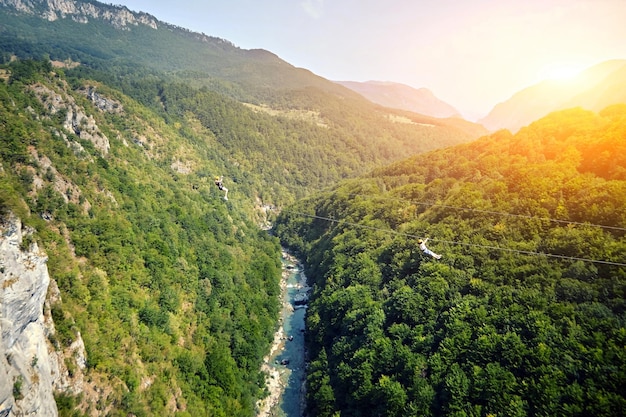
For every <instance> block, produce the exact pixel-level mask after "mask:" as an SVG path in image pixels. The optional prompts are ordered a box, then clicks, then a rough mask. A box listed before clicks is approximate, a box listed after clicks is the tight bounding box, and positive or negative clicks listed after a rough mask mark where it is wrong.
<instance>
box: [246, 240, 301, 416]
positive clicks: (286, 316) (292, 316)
mask: <svg viewBox="0 0 626 417" xmlns="http://www.w3.org/2000/svg"><path fill="white" fill-rule="evenodd" d="M282 256H283V259H282V261H283V271H282V278H281V283H280V287H281V300H282V310H281V315H280V325H279V327H278V329H277V331H276V333H275V334H274V341H273V343H272V346H271V349H270V352H269V353H268V355H267V356H266V357H265V358H264V361H263V365H262V367H261V370H262V371H263V372H264V373H265V374H266V386H267V390H268V391H269V395H268V396H267V397H266V398H264V399H263V400H260V401H259V402H258V403H257V409H258V413H257V417H300V416H301V415H302V414H303V412H304V404H305V402H304V399H305V383H304V382H305V350H304V313H305V310H306V303H305V302H304V301H306V299H307V297H308V292H309V287H308V286H307V283H306V276H305V275H304V271H303V270H302V266H301V264H300V263H299V262H298V260H297V259H296V258H295V257H293V256H292V255H290V254H289V253H287V252H285V251H283V254H282ZM294 306H295V307H294Z"/></svg>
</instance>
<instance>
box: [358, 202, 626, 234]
mask: <svg viewBox="0 0 626 417" xmlns="http://www.w3.org/2000/svg"><path fill="white" fill-rule="evenodd" d="M350 195H351V196H355V197H365V198H378V199H381V200H389V201H404V202H408V203H412V204H416V205H421V206H429V207H443V208H448V209H454V210H465V211H473V212H476V213H482V214H495V215H499V216H509V217H517V218H523V219H534V220H541V221H549V222H554V223H562V224H573V225H577V226H589V227H597V228H602V229H611V230H620V231H625V232H626V227H617V226H606V225H602V224H593V223H583V222H575V221H571V220H560V219H551V218H549V217H538V216H530V215H525V214H513V213H506V212H502V211H492V210H482V209H473V208H469V207H458V206H450V205H447V204H442V203H433V202H422V201H416V200H410V199H405V198H398V197H383V196H379V195H367V194H350Z"/></svg>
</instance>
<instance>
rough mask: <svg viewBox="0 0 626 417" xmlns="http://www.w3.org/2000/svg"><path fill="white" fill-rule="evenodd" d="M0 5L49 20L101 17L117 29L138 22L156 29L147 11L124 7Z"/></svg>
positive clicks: (25, 0) (52, 1)
mask: <svg viewBox="0 0 626 417" xmlns="http://www.w3.org/2000/svg"><path fill="white" fill-rule="evenodd" d="M0 5H3V6H11V7H13V8H15V9H16V10H18V11H21V12H25V13H30V14H37V15H39V16H41V17H43V18H44V19H46V20H48V21H50V22H53V21H55V20H58V19H66V18H71V19H72V20H74V21H75V22H79V23H88V22H89V19H102V20H105V21H108V22H110V23H111V24H112V25H113V26H114V27H116V28H118V29H125V28H127V27H128V26H137V25H140V24H141V25H146V26H149V27H151V28H153V29H157V20H156V19H155V18H154V17H153V16H151V15H149V14H147V13H133V12H131V11H130V10H128V9H127V8H126V7H116V6H109V5H106V4H103V5H94V4H91V3H86V2H78V1H76V0H0Z"/></svg>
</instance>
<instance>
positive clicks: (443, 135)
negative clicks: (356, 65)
mask: <svg viewBox="0 0 626 417" xmlns="http://www.w3.org/2000/svg"><path fill="white" fill-rule="evenodd" d="M88 3H91V4H93V5H94V7H97V8H98V9H99V10H100V11H101V13H102V15H104V14H108V13H110V14H114V13H119V12H120V10H122V9H120V7H118V6H112V5H106V4H102V3H98V2H95V1H89V2H88ZM33 4H35V5H36V9H37V10H36V13H43V11H45V9H46V8H47V7H49V5H48V4H47V3H46V2H42V1H35V2H33ZM137 17H142V15H137ZM143 17H146V16H143ZM87 20H88V21H89V23H88V24H85V23H79V22H77V21H75V20H74V19H72V18H70V17H65V18H59V19H57V20H54V21H51V22H50V21H45V20H43V19H41V18H38V17H35V16H32V15H29V14H26V13H23V12H22V11H18V10H14V9H12V8H11V7H8V6H6V7H0V50H1V51H2V56H1V57H0V58H1V59H2V61H3V62H5V63H8V62H9V61H10V60H11V59H12V58H13V57H17V58H19V59H22V60H26V59H36V60H39V59H41V58H44V57H45V58H49V59H52V60H55V61H57V62H65V63H69V64H70V65H71V64H79V65H78V66H75V67H72V68H71V69H67V70H66V74H67V76H68V78H74V77H75V78H77V79H78V80H79V81H78V83H77V84H80V80H82V79H85V78H88V79H91V80H96V81H98V82H101V83H103V84H106V85H108V86H110V87H113V88H115V89H117V90H119V91H121V92H123V93H124V94H126V95H127V96H130V97H132V98H133V99H135V100H136V101H138V102H139V103H141V104H143V105H144V106H146V107H149V108H150V109H151V110H152V111H153V112H155V113H157V114H158V115H160V116H161V117H163V119H164V120H166V121H167V123H168V124H170V125H177V126H179V130H180V132H179V133H181V134H183V135H185V136H189V135H190V133H189V131H190V130H192V129H193V128H190V127H189V126H190V125H193V126H195V125H196V124H199V125H201V126H202V127H203V128H204V129H205V131H204V132H202V133H203V134H208V135H210V136H212V138H211V139H214V140H216V141H218V142H219V144H220V145H221V146H223V148H222V149H219V151H220V154H217V153H213V154H212V155H207V158H210V159H213V160H222V161H223V167H224V169H225V170H226V171H227V172H231V171H236V167H240V166H241V165H242V164H246V165H245V166H243V167H242V170H244V171H245V173H244V175H243V176H241V175H240V176H237V180H238V181H239V182H240V186H241V187H242V188H241V191H242V192H245V193H246V195H251V194H254V193H257V194H261V195H262V199H263V200H264V201H266V202H271V203H273V204H276V205H282V204H283V203H284V202H291V201H293V199H294V196H296V197H301V196H304V195H307V194H308V193H309V192H311V191H312V190H316V189H319V188H321V187H325V186H327V185H328V184H331V183H334V182H335V181H337V180H340V179H344V178H348V177H351V176H354V175H357V174H361V173H364V172H367V171H368V170H370V169H372V168H374V167H377V166H382V165H384V164H387V163H389V162H392V161H397V160H399V159H401V158H404V157H406V156H408V155H413V154H415V153H418V152H423V151H427V150H432V149H436V148H441V147H444V146H450V145H454V144H458V143H462V142H467V141H470V140H473V139H475V138H477V137H479V136H480V135H482V134H484V133H486V130H485V129H484V128H482V126H479V125H476V124H473V123H469V122H466V121H463V120H460V119H449V120H446V119H435V118H432V117H426V116H421V115H417V114H411V113H405V112H401V111H397V110H390V109H384V108H381V107H379V106H375V105H373V104H372V103H370V102H368V101H366V100H364V99H363V98H362V97H361V96H358V95H357V94H355V93H354V92H352V91H350V90H348V89H346V88H344V87H342V86H340V85H338V84H336V83H333V82H330V81H328V80H325V79H323V78H321V77H318V76H316V75H314V74H312V73H311V72H309V71H307V70H304V69H300V68H295V67H293V66H292V65H289V64H288V63H286V62H284V61H282V60H280V59H279V58H278V57H276V56H275V55H273V54H271V53H270V52H267V51H261V50H250V51H249V50H242V49H240V48H237V47H235V46H234V45H232V44H230V43H229V42H228V41H225V40H223V39H218V38H213V37H209V36H205V35H202V34H198V33H193V32H190V31H188V30H185V29H183V28H178V27H174V26H172V25H168V24H166V23H163V22H158V21H156V20H155V24H156V29H155V28H153V27H151V26H148V25H145V24H137V25H135V24H128V25H127V26H126V27H124V29H119V28H116V27H115V26H113V25H112V24H111V22H110V21H107V20H104V19H96V18H93V17H91V16H90V17H88V18H87ZM242 103H246V104H249V103H251V104H254V105H255V106H256V107H254V108H251V107H250V106H245V105H244V104H242ZM196 133H197V132H196ZM196 140H204V138H201V137H200V138H197V139H196ZM251 176H252V177H254V178H251ZM251 183H256V184H262V186H261V187H259V188H258V189H256V190H255V189H251V188H250V184H251Z"/></svg>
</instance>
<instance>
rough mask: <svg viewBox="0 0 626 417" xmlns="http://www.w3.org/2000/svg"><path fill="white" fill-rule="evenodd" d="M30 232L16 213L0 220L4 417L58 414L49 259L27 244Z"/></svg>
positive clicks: (0, 413) (0, 405)
mask: <svg viewBox="0 0 626 417" xmlns="http://www.w3.org/2000/svg"><path fill="white" fill-rule="evenodd" d="M29 233H30V232H29V231H28V230H24V229H23V228H22V224H21V221H20V220H19V219H17V218H15V217H9V218H8V219H4V220H3V221H2V222H1V223H0V335H1V339H0V417H4V416H23V415H37V416H57V415H58V412H57V407H56V403H55V400H54V395H53V382H54V378H53V370H52V369H51V361H50V357H49V353H48V343H47V339H46V336H45V334H46V329H45V325H44V314H43V306H44V302H45V300H46V294H47V291H48V285H49V283H50V276H49V275H48V269H47V267H46V262H47V260H48V258H47V256H45V255H44V254H43V253H41V252H40V251H39V248H38V246H37V244H36V243H34V242H33V243H29V244H25V242H28V236H29ZM25 238H26V240H24V239H25ZM54 373H55V374H58V373H59V371H58V369H56V370H54Z"/></svg>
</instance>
